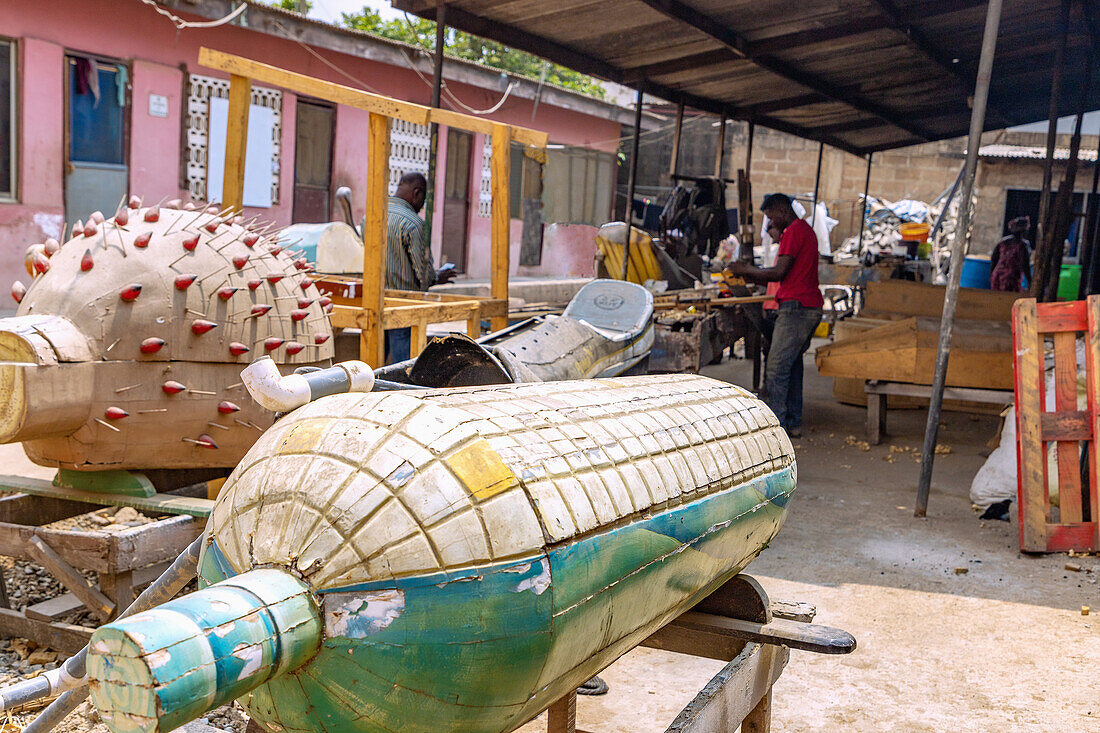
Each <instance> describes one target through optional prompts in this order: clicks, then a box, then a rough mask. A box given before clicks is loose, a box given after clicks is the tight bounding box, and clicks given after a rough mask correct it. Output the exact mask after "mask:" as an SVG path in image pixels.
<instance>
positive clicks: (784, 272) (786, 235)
mask: <svg viewBox="0 0 1100 733" xmlns="http://www.w3.org/2000/svg"><path fill="white" fill-rule="evenodd" d="M760 210H761V211H763V212H764V213H765V214H766V215H767V217H768V219H770V220H771V221H772V222H774V223H775V224H776V226H778V227H779V229H781V230H782V232H783V234H782V236H781V237H780V239H779V252H778V253H777V254H776V257H775V265H773V266H772V267H757V266H756V265H753V264H749V263H746V262H735V263H733V264H731V265H730V266H729V267H728V268H726V274H728V275H730V276H741V277H743V278H745V279H746V280H751V281H753V282H758V283H769V282H778V283H779V289H778V290H777V291H776V293H775V300H776V302H777V303H779V314H778V316H777V317H776V321H775V330H774V331H773V333H772V340H771V348H769V349H768V364H767V368H766V369H765V371H764V401H765V402H767V404H768V407H770V408H771V409H772V412H774V413H775V415H776V417H778V418H779V424H780V425H782V426H783V428H784V429H785V430H786V431H787V434H788V435H790V436H791V437H792V438H798V437H800V436H801V435H802V355H803V354H805V353H806V349H808V348H810V340H811V339H812V338H813V335H814V330H815V329H816V328H817V324H819V323H821V316H822V310H821V307H822V305H824V302H825V301H824V299H823V298H822V297H821V290H820V288H818V283H817V235H815V234H814V230H813V229H812V228H810V225H809V224H807V223H806V222H805V221H803V220H802V219H799V218H798V214H796V213H795V211H794V209H793V208H792V207H791V198H790V197H789V196H787V195H785V194H782V193H773V194H769V195H767V196H765V197H764V204H763V206H761V207H760Z"/></svg>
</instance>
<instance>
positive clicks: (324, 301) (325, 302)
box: [317, 295, 332, 308]
mask: <svg viewBox="0 0 1100 733" xmlns="http://www.w3.org/2000/svg"><path fill="white" fill-rule="evenodd" d="M317 302H318V303H320V304H321V307H322V308H324V307H325V306H327V305H332V298H330V297H328V296H327V295H322V296H321V298H320V300H318V301H317Z"/></svg>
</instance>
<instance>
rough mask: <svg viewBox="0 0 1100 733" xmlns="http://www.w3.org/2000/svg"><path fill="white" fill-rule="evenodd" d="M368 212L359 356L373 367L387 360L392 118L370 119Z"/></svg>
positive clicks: (376, 116) (364, 227)
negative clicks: (384, 319)
mask: <svg viewBox="0 0 1100 733" xmlns="http://www.w3.org/2000/svg"><path fill="white" fill-rule="evenodd" d="M367 124H368V132H367V135H368V140H367V214H366V219H365V221H364V224H363V312H362V313H361V314H360V319H359V327H360V328H361V329H362V331H361V335H360V344H359V358H360V359H362V360H363V361H365V362H366V363H367V364H370V365H371V366H372V367H380V366H382V365H383V364H385V363H386V356H385V338H384V335H383V332H382V309H383V308H384V307H385V303H384V298H385V289H386V239H387V238H386V229H387V226H386V225H387V219H388V211H389V178H390V121H389V119H387V118H386V117H385V116H384V115H382V114H379V113H374V112H372V113H371V115H370V118H369V119H368V123H367Z"/></svg>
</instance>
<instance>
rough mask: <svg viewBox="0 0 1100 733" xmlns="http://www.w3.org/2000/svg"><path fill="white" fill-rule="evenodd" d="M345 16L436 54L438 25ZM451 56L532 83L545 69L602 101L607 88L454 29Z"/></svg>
mask: <svg viewBox="0 0 1100 733" xmlns="http://www.w3.org/2000/svg"><path fill="white" fill-rule="evenodd" d="M283 2H288V0H283ZM342 15H343V16H344V25H346V26H347V27H348V28H355V29H356V30H361V31H366V32H368V33H374V34H375V35H379V36H382V37H384V38H390V39H393V40H395V41H402V42H404V43H408V44H410V45H413V46H420V47H421V48H424V49H427V50H428V51H434V50H435V23H434V22H433V21H430V20H424V19H423V18H416V17H412V16H410V17H409V18H408V19H405V18H395V19H391V20H383V19H382V17H381V15H380V14H379V13H378V11H377V10H372V9H371V8H366V7H365V8H363V10H362V11H361V12H358V13H343V14H342ZM447 53H448V54H449V55H451V56H457V57H458V58H461V59H465V60H467V61H475V62H477V63H479V64H484V65H486V66H492V67H493V68H495V69H502V70H504V71H508V72H511V73H513V74H519V75H520V76H526V77H527V78H529V79H540V78H542V74H543V68H544V67H545V68H546V82H547V83H549V84H555V85H557V86H560V87H565V88H566V89H572V90H574V91H577V92H581V93H582V94H588V95H591V96H593V97H599V98H600V99H603V97H604V89H603V86H602V85H601V84H600V83H599V82H598V81H596V80H595V79H593V78H592V77H590V76H586V75H584V74H581V73H580V72H577V71H573V70H572V69H567V68H566V67H564V66H559V65H558V64H551V63H549V62H548V61H544V60H543V59H540V58H539V57H538V56H535V55H533V54H529V53H527V52H525V51H518V50H516V49H514V48H510V47H509V46H505V45H503V44H501V43H497V42H495V41H487V40H485V39H484V38H479V37H478V36H474V35H471V34H469V33H463V32H462V31H458V30H454V29H453V28H451V29H448V30H447Z"/></svg>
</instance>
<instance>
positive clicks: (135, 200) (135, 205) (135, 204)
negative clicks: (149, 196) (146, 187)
mask: <svg viewBox="0 0 1100 733" xmlns="http://www.w3.org/2000/svg"><path fill="white" fill-rule="evenodd" d="M128 205H129V207H130V208H131V209H140V208H141V196H136V195H135V196H131V197H130V202H129V204H128Z"/></svg>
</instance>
